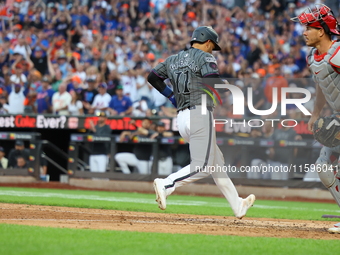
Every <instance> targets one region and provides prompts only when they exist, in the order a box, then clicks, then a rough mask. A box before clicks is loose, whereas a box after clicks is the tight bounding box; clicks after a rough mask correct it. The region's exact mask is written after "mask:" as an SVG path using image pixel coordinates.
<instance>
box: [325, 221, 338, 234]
mask: <svg viewBox="0 0 340 255" xmlns="http://www.w3.org/2000/svg"><path fill="white" fill-rule="evenodd" d="M328 232H329V233H331V234H340V222H339V223H337V224H334V227H333V228H329V229H328Z"/></svg>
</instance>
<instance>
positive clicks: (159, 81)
mask: <svg viewBox="0 0 340 255" xmlns="http://www.w3.org/2000/svg"><path fill="white" fill-rule="evenodd" d="M148 82H149V83H150V84H151V85H152V86H153V87H154V88H155V89H157V90H158V91H159V93H161V94H162V92H163V91H164V89H165V88H166V87H167V86H166V84H165V83H164V79H163V78H161V77H159V76H158V75H157V74H156V73H155V72H154V71H151V72H150V73H149V75H148Z"/></svg>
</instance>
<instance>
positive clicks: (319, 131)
mask: <svg viewBox="0 0 340 255" xmlns="http://www.w3.org/2000/svg"><path fill="white" fill-rule="evenodd" d="M292 20H293V21H295V22H300V23H301V24H302V25H305V26H306V29H305V32H304V33H303V35H304V37H305V41H306V45H307V46H309V47H313V48H312V50H311V51H310V53H309V55H308V57H307V63H308V66H309V68H310V70H311V72H312V74H313V78H314V81H315V82H316V100H315V105H314V110H313V113H312V116H311V118H310V120H309V122H308V128H309V130H310V131H312V132H313V134H314V137H315V139H316V140H317V141H319V142H320V143H321V144H323V145H324V146H325V147H323V148H322V149H321V152H320V156H319V158H318V159H317V161H316V169H317V171H318V174H319V177H320V179H321V181H322V183H323V185H324V186H325V187H326V188H328V190H329V191H330V192H331V194H332V195H333V197H334V199H335V201H336V202H337V204H338V205H339V206H340V192H339V188H340V182H339V177H340V175H339V173H337V172H336V171H334V170H337V167H338V165H337V164H338V155H336V157H334V154H335V153H340V128H339V126H340V113H339V112H340V75H339V74H340V42H339V41H333V40H332V36H333V35H337V36H339V35H340V29H339V27H338V22H337V20H336V18H335V17H334V15H333V12H332V10H331V9H330V8H329V7H327V6H326V5H323V4H320V5H316V6H315V8H314V9H310V8H308V9H307V10H305V11H304V12H303V13H302V14H300V15H299V16H298V17H295V18H293V19H292ZM326 102H327V103H328V104H329V105H330V106H331V107H332V109H333V110H334V112H337V113H335V114H333V115H332V116H330V117H320V113H321V111H322V109H323V107H324V105H325V104H326ZM333 164H336V167H335V168H333V167H332V165H333ZM328 231H329V232H330V233H340V223H337V224H335V225H334V227H332V228H330V229H328Z"/></svg>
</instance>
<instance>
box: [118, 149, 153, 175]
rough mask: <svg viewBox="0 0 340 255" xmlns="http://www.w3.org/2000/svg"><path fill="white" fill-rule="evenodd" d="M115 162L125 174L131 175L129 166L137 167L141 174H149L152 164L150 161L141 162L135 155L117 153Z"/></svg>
mask: <svg viewBox="0 0 340 255" xmlns="http://www.w3.org/2000/svg"><path fill="white" fill-rule="evenodd" d="M115 160H116V161H117V163H118V165H119V166H120V168H121V170H122V172H123V173H124V174H130V173H131V172H130V169H129V166H133V167H137V169H138V172H139V173H140V174H149V173H150V169H151V164H152V162H151V161H149V160H139V159H138V158H137V157H136V156H135V154H133V153H130V152H121V153H117V154H116V156H115Z"/></svg>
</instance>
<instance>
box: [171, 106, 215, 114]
mask: <svg viewBox="0 0 340 255" xmlns="http://www.w3.org/2000/svg"><path fill="white" fill-rule="evenodd" d="M187 109H188V110H194V109H196V105H192V106H188V107H185V108H182V109H180V110H178V111H177V113H179V112H180V111H184V110H187ZM207 110H208V111H210V112H212V111H213V110H214V108H213V107H212V106H207Z"/></svg>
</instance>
